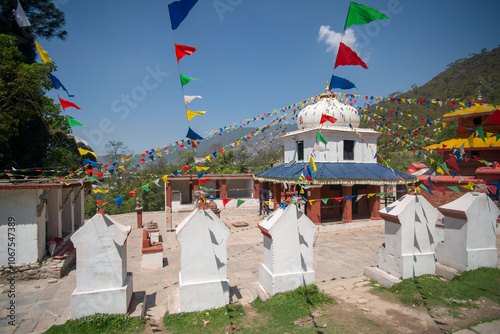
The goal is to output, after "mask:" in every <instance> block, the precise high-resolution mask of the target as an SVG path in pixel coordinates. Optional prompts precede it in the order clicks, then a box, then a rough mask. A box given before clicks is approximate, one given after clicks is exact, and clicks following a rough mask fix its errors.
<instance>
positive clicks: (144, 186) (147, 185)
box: [142, 184, 151, 191]
mask: <svg viewBox="0 0 500 334" xmlns="http://www.w3.org/2000/svg"><path fill="white" fill-rule="evenodd" d="M142 189H144V190H146V191H150V190H151V189H149V184H145V185H143V186H142Z"/></svg>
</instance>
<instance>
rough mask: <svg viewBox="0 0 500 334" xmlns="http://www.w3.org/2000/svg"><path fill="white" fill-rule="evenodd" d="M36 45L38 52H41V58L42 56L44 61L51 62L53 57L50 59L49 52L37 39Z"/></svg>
mask: <svg viewBox="0 0 500 334" xmlns="http://www.w3.org/2000/svg"><path fill="white" fill-rule="evenodd" d="M35 46H36V49H37V50H38V53H39V54H40V58H42V61H43V62H44V63H50V62H51V61H52V59H50V57H49V54H48V53H47V52H46V51H45V50H44V49H43V48H42V46H41V45H40V44H38V42H37V41H35Z"/></svg>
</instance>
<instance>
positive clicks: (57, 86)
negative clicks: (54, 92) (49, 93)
mask: <svg viewBox="0 0 500 334" xmlns="http://www.w3.org/2000/svg"><path fill="white" fill-rule="evenodd" d="M49 75H50V79H51V80H52V84H53V85H54V88H55V89H58V88H59V87H61V88H62V89H63V90H64V91H65V92H66V94H68V96H69V97H74V95H70V94H69V92H68V90H67V89H66V87H64V86H63V84H62V83H61V81H59V79H57V78H56V77H55V76H54V75H52V73H49Z"/></svg>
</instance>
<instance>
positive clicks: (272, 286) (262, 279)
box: [259, 263, 314, 296]
mask: <svg viewBox="0 0 500 334" xmlns="http://www.w3.org/2000/svg"><path fill="white" fill-rule="evenodd" d="M259 283H260V285H261V286H262V287H263V288H264V289H266V291H267V292H268V293H269V294H270V295H271V296H274V295H275V294H277V293H279V292H285V291H291V290H294V289H296V288H298V287H299V286H306V285H309V284H313V283H314V271H313V270H311V271H306V272H295V273H287V274H280V275H274V274H273V273H272V272H271V271H270V270H269V269H268V268H267V267H266V265H265V264H263V263H261V264H260V266H259Z"/></svg>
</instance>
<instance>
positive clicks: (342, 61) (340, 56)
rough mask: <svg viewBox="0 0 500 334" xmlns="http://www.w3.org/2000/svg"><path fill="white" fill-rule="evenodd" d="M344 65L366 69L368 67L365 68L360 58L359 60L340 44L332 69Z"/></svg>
mask: <svg viewBox="0 0 500 334" xmlns="http://www.w3.org/2000/svg"><path fill="white" fill-rule="evenodd" d="M345 65H360V66H361V67H363V68H366V69H368V66H366V64H365V63H364V62H363V61H362V60H361V58H359V56H358V54H357V53H356V52H354V51H352V49H351V48H350V47H348V46H347V45H345V44H344V43H340V46H339V51H338V53H337V59H336V60H335V67H334V69H335V68H337V67H338V66H345Z"/></svg>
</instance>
